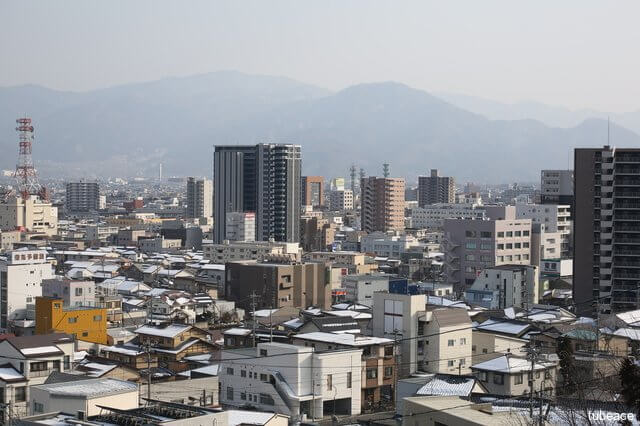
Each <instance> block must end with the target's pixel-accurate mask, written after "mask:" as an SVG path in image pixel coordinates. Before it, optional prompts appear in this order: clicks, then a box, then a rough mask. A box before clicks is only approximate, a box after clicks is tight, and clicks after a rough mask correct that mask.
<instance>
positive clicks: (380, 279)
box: [342, 274, 389, 306]
mask: <svg viewBox="0 0 640 426" xmlns="http://www.w3.org/2000/svg"><path fill="white" fill-rule="evenodd" d="M342 288H343V289H345V290H346V292H347V294H346V297H345V300H347V301H349V302H353V303H358V304H360V305H365V306H373V293H375V292H376V291H388V290H389V275H385V274H354V275H344V276H343V277H342Z"/></svg>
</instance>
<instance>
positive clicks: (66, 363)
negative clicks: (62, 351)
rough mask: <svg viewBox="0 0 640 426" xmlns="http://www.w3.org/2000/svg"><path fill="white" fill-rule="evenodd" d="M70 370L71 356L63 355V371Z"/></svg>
mask: <svg viewBox="0 0 640 426" xmlns="http://www.w3.org/2000/svg"><path fill="white" fill-rule="evenodd" d="M70 368H71V356H69V355H65V356H64V369H65V370H68V369H70Z"/></svg>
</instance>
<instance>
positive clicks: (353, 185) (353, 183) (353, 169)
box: [349, 164, 356, 194]
mask: <svg viewBox="0 0 640 426" xmlns="http://www.w3.org/2000/svg"><path fill="white" fill-rule="evenodd" d="M349 174H350V175H351V192H353V193H354V194H355V192H356V165H355V164H352V165H351V167H350V168H349Z"/></svg>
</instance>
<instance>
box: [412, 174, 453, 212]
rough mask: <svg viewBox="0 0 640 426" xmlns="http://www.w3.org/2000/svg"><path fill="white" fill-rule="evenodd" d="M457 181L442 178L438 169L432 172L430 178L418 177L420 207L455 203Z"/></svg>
mask: <svg viewBox="0 0 640 426" xmlns="http://www.w3.org/2000/svg"><path fill="white" fill-rule="evenodd" d="M455 191H456V185H455V179H454V178H452V177H447V176H440V172H439V171H438V170H437V169H432V170H431V175H430V176H418V206H420V207H424V206H427V205H429V204H437V203H455V201H456V192H455Z"/></svg>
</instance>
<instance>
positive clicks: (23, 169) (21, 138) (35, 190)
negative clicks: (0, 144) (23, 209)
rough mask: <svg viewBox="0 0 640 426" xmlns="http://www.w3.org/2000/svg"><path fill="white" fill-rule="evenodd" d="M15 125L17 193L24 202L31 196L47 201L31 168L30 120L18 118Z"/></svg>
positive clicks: (42, 188)
mask: <svg viewBox="0 0 640 426" xmlns="http://www.w3.org/2000/svg"><path fill="white" fill-rule="evenodd" d="M16 124H17V127H16V131H17V132H18V164H17V165H16V172H15V174H14V177H15V179H16V184H17V186H18V193H19V194H20V196H21V197H22V199H24V200H26V199H27V198H29V197H30V196H31V195H39V196H40V197H41V198H43V199H47V198H48V196H47V192H46V190H45V188H44V187H43V186H42V185H40V182H38V174H37V173H36V169H35V167H33V158H32V157H31V150H32V144H33V125H32V124H31V118H29V117H23V118H18V119H17V120H16Z"/></svg>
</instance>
